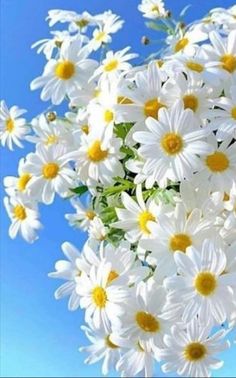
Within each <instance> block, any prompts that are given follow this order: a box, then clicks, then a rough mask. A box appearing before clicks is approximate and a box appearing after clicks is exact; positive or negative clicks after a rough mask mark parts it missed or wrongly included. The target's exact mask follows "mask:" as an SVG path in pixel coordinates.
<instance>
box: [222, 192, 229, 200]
mask: <svg viewBox="0 0 236 378" xmlns="http://www.w3.org/2000/svg"><path fill="white" fill-rule="evenodd" d="M229 200H230V196H229V195H228V194H227V193H225V192H224V198H223V201H224V202H226V201H229Z"/></svg>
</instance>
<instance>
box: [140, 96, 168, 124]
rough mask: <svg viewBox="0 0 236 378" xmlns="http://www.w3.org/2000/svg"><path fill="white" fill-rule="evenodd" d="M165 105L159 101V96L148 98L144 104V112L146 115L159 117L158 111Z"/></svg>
mask: <svg viewBox="0 0 236 378" xmlns="http://www.w3.org/2000/svg"><path fill="white" fill-rule="evenodd" d="M164 107H165V105H164V104H162V103H161V102H159V101H158V99H157V98H153V99H151V100H148V101H146V102H145V104H144V114H145V116H146V117H153V118H155V119H158V112H159V110H160V109H161V108H164Z"/></svg>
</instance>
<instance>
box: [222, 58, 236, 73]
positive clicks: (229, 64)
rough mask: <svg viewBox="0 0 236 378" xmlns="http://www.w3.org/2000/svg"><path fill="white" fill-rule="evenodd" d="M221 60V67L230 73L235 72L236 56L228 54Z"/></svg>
mask: <svg viewBox="0 0 236 378" xmlns="http://www.w3.org/2000/svg"><path fill="white" fill-rule="evenodd" d="M220 61H221V63H222V65H221V67H222V68H223V69H224V70H226V71H228V72H229V73H233V72H234V71H235V70H236V56H234V55H232V54H226V55H223V56H222V57H221V58H220Z"/></svg>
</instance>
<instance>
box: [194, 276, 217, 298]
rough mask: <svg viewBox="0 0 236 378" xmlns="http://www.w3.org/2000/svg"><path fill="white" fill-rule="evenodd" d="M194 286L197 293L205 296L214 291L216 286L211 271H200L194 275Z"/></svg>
mask: <svg viewBox="0 0 236 378" xmlns="http://www.w3.org/2000/svg"><path fill="white" fill-rule="evenodd" d="M194 286H195V289H196V291H197V292H198V293H199V294H201V295H203V296H206V297H207V296H209V295H211V294H213V293H214V291H215V289H216V287H217V280H216V277H215V275H214V274H213V273H211V272H200V273H198V275H197V276H196V277H195V280H194Z"/></svg>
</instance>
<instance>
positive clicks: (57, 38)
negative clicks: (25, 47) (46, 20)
mask: <svg viewBox="0 0 236 378" xmlns="http://www.w3.org/2000/svg"><path fill="white" fill-rule="evenodd" d="M50 34H52V35H53V38H45V39H41V40H40V41H37V42H35V43H33V45H32V46H31V48H32V49H34V48H37V53H38V54H40V53H41V52H43V53H44V55H45V57H46V58H47V60H50V59H51V58H52V55H53V52H54V50H55V49H58V48H60V47H61V45H62V44H63V42H65V41H66V40H68V41H72V40H73V39H74V37H72V36H71V35H70V33H69V32H68V31H67V30H63V31H52V32H50Z"/></svg>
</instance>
